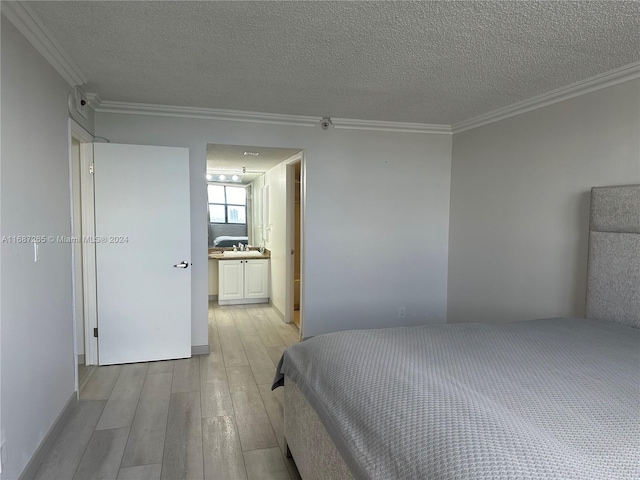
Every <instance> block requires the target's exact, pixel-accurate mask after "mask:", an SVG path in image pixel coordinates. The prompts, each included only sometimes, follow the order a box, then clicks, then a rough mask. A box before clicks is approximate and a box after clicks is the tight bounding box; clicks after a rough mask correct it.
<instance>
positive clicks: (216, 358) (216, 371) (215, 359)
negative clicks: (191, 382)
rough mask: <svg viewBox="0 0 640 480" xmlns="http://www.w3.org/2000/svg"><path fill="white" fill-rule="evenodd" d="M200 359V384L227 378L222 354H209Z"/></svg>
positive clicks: (201, 356)
mask: <svg viewBox="0 0 640 480" xmlns="http://www.w3.org/2000/svg"><path fill="white" fill-rule="evenodd" d="M199 357H200V382H206V381H208V380H210V379H218V378H221V377H225V378H226V376H227V372H226V371H225V365H224V358H223V356H222V353H213V352H212V353H209V354H208V355H199Z"/></svg>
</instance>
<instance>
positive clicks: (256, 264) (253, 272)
mask: <svg viewBox="0 0 640 480" xmlns="http://www.w3.org/2000/svg"><path fill="white" fill-rule="evenodd" d="M268 296H269V260H245V262H244V298H267V297H268Z"/></svg>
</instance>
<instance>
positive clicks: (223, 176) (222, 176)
mask: <svg viewBox="0 0 640 480" xmlns="http://www.w3.org/2000/svg"><path fill="white" fill-rule="evenodd" d="M218 178H219V179H220V180H221V181H223V182H224V181H225V180H226V179H227V176H226V175H218Z"/></svg>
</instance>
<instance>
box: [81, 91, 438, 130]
mask: <svg viewBox="0 0 640 480" xmlns="http://www.w3.org/2000/svg"><path fill="white" fill-rule="evenodd" d="M87 97H88V98H91V100H90V103H89V105H90V106H91V105H92V103H91V102H92V100H93V99H94V98H96V97H90V94H87ZM98 98H99V97H98ZM92 108H94V107H92ZM94 110H95V111H96V112H97V113H117V114H124V115H151V116H158V117H180V118H199V119H206V120H225V121H232V122H257V123H271V124H277V125H293V126H299V127H316V126H319V125H320V121H321V120H322V118H321V117H309V116H303V115H283V114H277V113H260V112H244V111H240V110H222V109H214V108H200V107H177V106H173V105H153V104H146V103H130V102H115V101H109V100H105V101H102V102H101V103H99V104H97V105H96V107H95V108H94ZM331 123H332V124H333V126H334V127H335V128H338V129H352V130H377V131H388V132H407V133H439V134H450V133H451V129H450V127H449V126H448V125H428V124H422V123H403V122H380V121H375V120H351V119H346V118H336V119H333V118H332V119H331Z"/></svg>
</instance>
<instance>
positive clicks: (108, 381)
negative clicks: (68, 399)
mask: <svg viewBox="0 0 640 480" xmlns="http://www.w3.org/2000/svg"><path fill="white" fill-rule="evenodd" d="M121 371H122V365H109V366H106V367H97V368H95V369H94V371H93V373H92V374H91V377H89V380H87V383H86V384H85V386H84V388H83V389H82V390H81V391H80V400H108V399H109V395H111V391H112V390H113V386H114V385H115V384H116V381H117V380H118V376H119V375H120V372H121Z"/></svg>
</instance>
